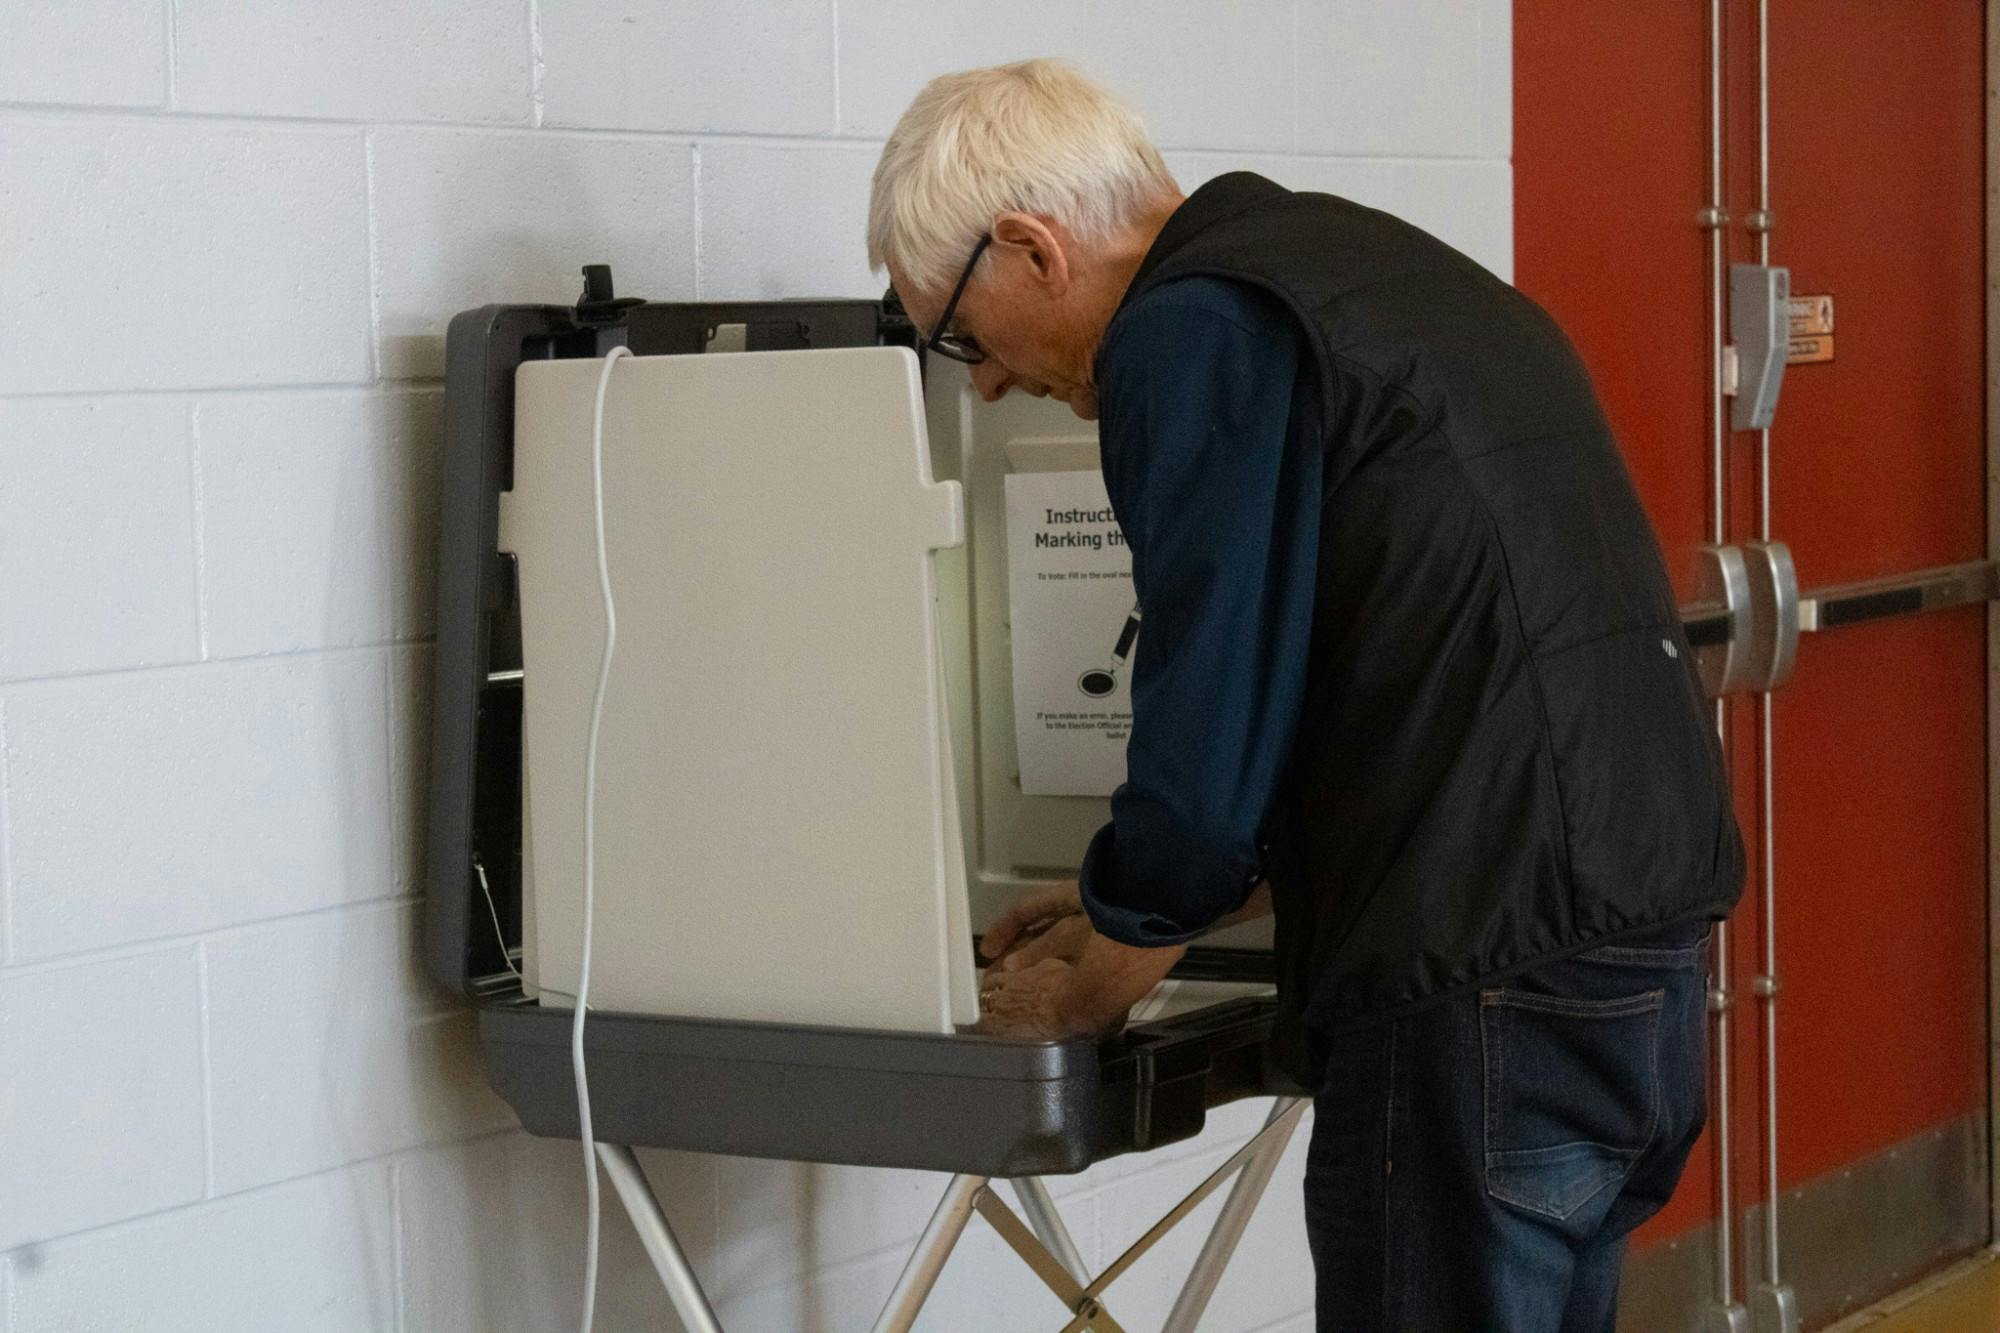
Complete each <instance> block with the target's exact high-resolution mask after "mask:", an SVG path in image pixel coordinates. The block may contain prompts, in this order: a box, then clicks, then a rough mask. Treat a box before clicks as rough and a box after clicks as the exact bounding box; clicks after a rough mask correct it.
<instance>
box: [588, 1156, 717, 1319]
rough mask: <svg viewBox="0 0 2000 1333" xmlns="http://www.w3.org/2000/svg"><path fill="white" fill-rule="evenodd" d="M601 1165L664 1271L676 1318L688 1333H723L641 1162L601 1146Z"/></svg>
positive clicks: (662, 1275)
mask: <svg viewBox="0 0 2000 1333" xmlns="http://www.w3.org/2000/svg"><path fill="white" fill-rule="evenodd" d="M597 1160H598V1161H600V1162H602V1163H603V1164H604V1174H605V1175H606V1176H608V1177H610V1180H611V1187H612V1188H613V1189H615V1190H617V1191H618V1198H619V1201H620V1202H622V1203H623V1204H624V1205H625V1212H626V1214H627V1215H628V1216H630V1217H631V1219H632V1229H633V1230H634V1231H637V1232H638V1233H639V1243H640V1244H641V1245H644V1246H645V1247H646V1257H647V1258H649V1259H651V1260H652V1261H653V1267H654V1268H655V1269H657V1270H658V1271H659V1274H660V1285H661V1286H663V1287H665V1288H666V1289H667V1297H668V1299H669V1300H671V1301H673V1303H674V1313H675V1314H677V1315H679V1316H680V1317H681V1323H682V1324H684V1325H686V1326H687V1329H688V1333H722V1325H721V1323H719V1322H718V1321H717V1320H716V1317H715V1310H714V1309H713V1308H712V1307H711V1306H710V1305H709V1303H708V1295H707V1293H706V1292H704V1291H702V1289H701V1279H700V1278H698V1277H696V1276H695V1274H694V1268H693V1267H692V1266H691V1265H690V1264H689V1263H688V1261H687V1254H686V1252H685V1251H683V1250H682V1249H681V1243H680V1241H679V1240H677V1239H675V1237H674V1228H673V1226H672V1224H671V1223H669V1222H668V1221H667V1214H666V1212H665V1210H664V1209H662V1208H661V1207H660V1200H659V1196H657V1195H655V1194H654V1193H653V1187H652V1185H651V1184H649V1183H648V1182H647V1180H646V1172H645V1170H644V1169H643V1168H642V1167H641V1166H640V1165H639V1159H638V1157H636V1156H635V1155H634V1154H633V1152H632V1150H631V1149H630V1148H628V1147H626V1146H625V1145H624V1144H622V1143H600V1144H598V1145H597Z"/></svg>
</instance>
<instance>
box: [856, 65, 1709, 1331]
mask: <svg viewBox="0 0 2000 1333" xmlns="http://www.w3.org/2000/svg"><path fill="white" fill-rule="evenodd" d="M868 242H869V253H870V258H871V261H872V262H873V263H875V264H876V265H877V266H878V267H879V266H884V265H886V267H887V268H888V271H889V275H890V278H891V280H892V281H893V283H894V285H895V290H896V291H897V293H898V294H899V295H900V296H901V298H902V300H903V303H904V305H905V307H906V308H907V310H908V311H909V314H910V316H911V318H912V319H913V320H914V321H915V323H916V325H917V327H918V328H919V329H920V330H921V331H922V336H923V337H924V338H925V341H926V345H927V346H928V347H929V348H930V350H931V351H932V352H933V353H935V354H938V355H943V356H948V357H952V358H955V359H957V360H960V361H964V362H968V363H970V365H971V367H972V371H971V373H972V377H973V381H974V383H975V384H976V385H977V386H978V388H979V391H980V393H981V394H982V395H983V396H985V397H986V398H987V399H989V400H991V399H995V398H998V397H1000V396H1001V395H1002V394H1005V393H1007V392H1008V391H1010V390H1014V389H1019V390H1022V391H1024V392H1027V393H1031V394H1036V395H1043V394H1047V395H1052V396H1054V397H1056V398H1059V399H1061V400H1063V401H1064V402H1066V403H1068V404H1069V405H1070V407H1071V408H1073V409H1074V410H1075V411H1076V413H1077V415H1079V416H1081V417H1084V418H1086V419H1089V418H1095V419H1097V420H1098V422H1099V430H1100V438H1101V448H1102V458H1103V466H1104V477H1105V482H1106V485H1107V487H1108V489H1109V492H1110V495H1111V500H1112V505H1113V508H1114V510H1115V512H1116V514H1117V517H1118V522H1119V525H1120V526H1121V527H1122V528H1123V530H1124V532H1125V534H1126V537H1127V538H1128V540H1129V542H1130V544H1131V550H1132V565H1133V579H1134V585H1135V591H1136V593H1137V596H1138V600H1139V603H1140V605H1141V607H1142V609H1143V611H1144V614H1145V631H1144V633H1143V634H1142V635H1141V636H1140V639H1139V645H1138V650H1137V653H1136V656H1135V658H1134V660H1133V664H1132V666H1133V676H1132V712H1133V718H1132V731H1131V737H1130V741H1129V744H1128V749H1127V781H1126V782H1125V783H1124V784H1123V785H1122V786H1121V787H1120V788H1119V789H1118V792H1117V793H1116V795H1114V796H1113V798H1112V802H1111V813H1112V818H1111V822H1110V823H1109V824H1107V825H1106V826H1105V827H1104V828H1103V829H1102V830H1101V831H1100V832H1099V833H1098V834H1097V836H1096V837H1095V838H1094V839H1093V840H1092V842H1091V844H1090V846H1089V848H1088V850H1087V851H1086V852H1085V853H1084V856H1083V860H1082V871H1081V875H1080V882H1079V884H1077V885H1076V886H1071V887H1066V888H1065V889H1064V890H1062V891H1061V892H1058V893H1055V894H1053V895H1043V896H1040V897H1037V898H1034V899H1032V900H1030V901H1027V902H1024V903H1022V904H1020V905H1018V906H1017V907H1016V908H1015V909H1014V910H1012V911H1011V912H1010V913H1009V914H1008V915H1007V916H1006V917H1005V918H1004V919H1002V920H1001V921H1000V922H998V923H996V925H995V926H994V928H993V929H992V930H991V931H990V932H989V933H988V935H987V945H986V947H987V952H988V954H989V955H996V954H997V955H998V957H997V958H996V959H995V961H994V962H993V963H992V965H991V966H990V967H989V969H988V971H987V974H986V980H985V982H984V983H982V984H983V986H984V988H985V997H984V1006H985V1012H986V1015H987V1018H986V1025H987V1026H988V1027H989V1028H991V1029H992V1030H995V1031H1001V1032H1018V1033H1023V1034H1031V1035H1041V1036H1055V1035H1072V1034H1078V1033H1092V1032H1108V1031H1112V1030H1115V1029H1116V1027H1117V1026H1118V1024H1119V1023H1120V1022H1121V1021H1122V1020H1123V1016H1124V1013H1125V1011H1126V1009H1127V1007H1128V1006H1130V1005H1131V1004H1132V1003H1133V1001H1135V1000H1137V999H1138V998H1139V997H1140V996H1142V995H1143V994H1144V993H1145V992H1146V991H1147V989H1148V988H1150V987H1151V986H1152V985H1153V984H1154V983H1155V982H1156V981H1158V980H1159V979H1160V978H1161V977H1162V976H1164V975H1165V974H1166V971H1167V969H1168V968H1169V967H1171V966H1172V965H1173V963H1174V961H1175V959H1176V958H1178V957H1179V955H1180V953H1181V951H1182V950H1183V948H1184V947H1185V945H1186V942H1187V941H1189V940H1191V939H1193V938H1195V937H1197V936H1199V935H1200V934H1202V933H1203V932H1204V931H1207V930H1209V929H1212V928H1213V927H1214V926H1215V925H1216V924H1218V923H1219V922H1224V921H1230V920H1235V919H1239V918H1240V917H1242V916H1244V915H1247V914H1250V913H1253V912H1257V911H1259V910H1265V909H1266V908H1267V905H1268V909H1269V910H1274V911H1275V914H1276V930H1277V952H1278V971H1279V978H1280V981H1279V994H1280V999H1281V1018H1280V1031H1279V1036H1278V1044H1279V1047H1280V1050H1281V1053H1282V1055H1283V1056H1284V1058H1285V1059H1286V1061H1287V1062H1288V1064H1289V1067H1290V1068H1291V1070H1292V1071H1293V1073H1294V1074H1295V1075H1296V1077H1298V1078H1299V1079H1300V1080H1301V1081H1302V1083H1303V1085H1304V1086H1306V1087H1308V1088H1310V1089H1312V1090H1314V1092H1315V1094H1316V1098H1317V1100H1316V1107H1315V1120H1314V1129H1313V1139H1312V1144H1311V1150H1310V1153H1309V1156H1308V1163H1307V1170H1306V1187H1305V1194H1306V1224H1307V1230H1308V1234H1309V1237H1310V1240H1311V1245H1312V1253H1313V1258H1314V1263H1315V1267H1316V1270H1317V1284H1318V1285H1317V1291H1318V1309H1319V1315H1318V1318H1319V1326H1320V1327H1321V1328H1322V1329H1396V1330H1451V1331H1454V1333H1456V1331H1459V1330H1474V1329H1478V1330H1550V1331H1551V1333H1553V1331H1554V1330H1563V1331H1564V1333H1576V1331H1580V1330H1609V1329H1611V1328H1612V1324H1613V1312H1614V1306H1615V1303H1616V1295H1617V1283H1618V1272H1619V1267H1620V1262H1621V1259H1622V1255H1623V1248H1624V1238H1625V1236H1626V1234H1627V1233H1628V1232H1629V1231H1630V1230H1631V1229H1632V1228H1633V1227H1634V1226H1636V1225H1638V1223H1639V1222H1641V1221H1643V1220H1644V1219H1645V1218H1646V1217H1647V1216H1649V1215H1650V1214H1651V1213H1652V1212H1654V1211H1655V1210H1656V1209H1657V1208H1658V1207H1659V1206H1660V1204H1661V1203H1662V1202H1663V1201H1664V1200H1665V1199H1666V1198H1667V1196H1668V1195H1669V1194H1670V1193H1671V1192H1672V1190H1673V1187H1674V1184H1675V1182H1676V1181H1677V1180H1678V1178H1679V1176H1680V1172H1681V1169H1682V1166H1683V1165H1684V1163H1685V1161H1686V1158H1687V1154H1688V1151H1689V1149H1690V1147H1691V1146H1692V1144H1693V1142H1694V1140H1695V1137H1696V1135H1697V1134H1698V1133H1699V1132H1700V1130H1701V1126H1702V1123H1703V1118H1704V1095H1703V1087H1704V1078H1705V1072H1706V1055H1705V1051H1706V1024H1705V976H1704V971H1705V942H1706V937H1707V933H1708V928H1709V923H1710V921H1711V920H1712V919H1715V918H1719V917H1721V916H1722V915H1724V914H1725V913H1726V912H1727V911H1728V910H1729V908H1730V907H1731V906H1732V905H1733V904H1734V903H1735V901H1736V898H1737V896H1738V894H1739V892H1740V889H1741V880H1742V846H1741V841H1740V837H1739V835H1738V832H1737V829H1736V824H1735V820H1734V816H1733V814H1732V812H1731V808H1730V801H1729V797H1728V793H1727V789H1726V784H1725V779H1724V774H1723V769H1722V761H1721V755H1720V751H1719V747H1718V746H1717V744H1716V740H1715V736H1714V734H1713V731H1712V729H1711V728H1710V727H1709V726H1708V725H1707V722H1706V720H1705V716H1704V709H1703V706H1702V702H1701V692H1700V688H1699V683H1698V680H1697V678H1696V676H1695V674H1694V671H1693V655H1692V653H1691V652H1690V650H1689V648H1688V644H1687V641H1686V639H1685V637H1684V636H1683V634H1682V631H1681V627H1680V623H1679V617H1678V615H1677V614H1676V610H1675V605H1674V601H1673V597H1672V595H1671V591H1670V589H1669V585H1668V581H1667V577H1666V573H1665V570H1664V567H1663V562H1662V560H1661V557H1660V553H1659V549H1658V547H1657V544H1656V543H1655V541H1654V538H1653V536H1652V533H1651V531H1650V529H1649V528H1648V526H1647V523H1646V520H1645V517H1644V514H1643V513H1642V511H1641V509H1640V507H1639V504H1638V501H1637V499H1636V498H1635V496H1634V494H1633V490H1632V486H1631V483H1630V480H1629V479H1628V477H1627V475H1626V473H1625V470H1624V467H1623V465H1622V463H1621V462H1620V459H1619V456H1618V453H1617V450H1616V448H1615V446H1614V444H1613V442H1612V439H1611V436H1610V432H1609V428H1608V427H1607V425H1606V423H1605V420H1604V417H1603V415H1602V413H1601V412H1600V410H1599V408H1598V406H1597V403H1596V401H1595V398H1594V396H1593V394H1592V391H1591V388H1590V385H1589V381H1588V379H1587V377H1586V375H1585V373H1584V369H1583V367H1582V366H1581V364H1579V362H1578V361H1577V358H1576V355H1575V353H1574V352H1573V351H1572V350H1571V349H1570V347H1569V344H1568V343H1567V341H1566V340H1565V339H1564V338H1563V336H1562V334H1561V333H1560V332H1559V331H1558V330H1557V328H1556V327H1555V325H1554V324H1553V323H1552V322H1551V321H1550V320H1549V318H1548V317H1547V316H1546V315H1545V314H1544V313H1543V312H1542V311H1541V310H1540V309H1538V308H1537V307H1536V306H1535V305H1534V304H1533V303H1532V302H1530V301H1529V300H1528V299H1527V298H1525V297H1523V296H1522V295H1521V294H1520V293H1518V292H1516V291H1514V290H1513V289H1512V288H1510V287H1509V286H1507V285H1506V284H1505V283H1503V282H1501V281H1499V280H1498V279H1496V278H1494V277H1493V276H1492V275H1491V274H1490V273H1488V272H1486V271H1485V270H1484V269H1482V268H1481V267H1480V266H1479V265H1478V264H1476V263H1474V262H1473V261H1472V260H1470V259H1468V258H1466V257H1465V256H1464V255H1462V254H1459V253H1458V252H1457V251H1455V250H1453V249H1451V248H1450V247H1449V246H1446V245H1445V244H1443V243H1442V242H1440V241H1438V240H1437V239H1436V238H1434V237H1432V236H1429V235H1427V234H1425V233H1424V232H1422V231H1419V230H1417V229H1416V228H1414V227H1412V226H1409V225H1408V224H1406V223H1403V222H1401V221H1399V220H1397V219H1396V218H1394V217H1391V216H1389V215H1388V214H1386V213H1381V212H1377V211H1375V210H1372V209H1368V208H1364V207H1361V206H1360V205H1357V204H1354V203H1351V202H1349V201H1347V200H1344V199H1339V198H1336V197H1333V196H1331V195H1322V194H1304V193H1293V192H1291V191H1289V190H1286V189H1284V188H1282V187H1280V186H1278V185H1276V184H1274V183H1272V182H1271V181H1268V180H1265V179H1263V178H1261V177H1259V176H1255V175H1250V174H1248V173H1237V174H1233V175H1227V176H1223V177H1221V178H1219V179H1217V180H1214V181H1211V182H1209V183H1208V184H1207V185H1204V186H1203V187H1202V188H1200V189H1199V190H1197V191H1195V193H1194V194H1193V195H1191V196H1187V197H1185V198H1184V197H1183V196H1182V195H1181V192H1180V190H1179V189H1178V187H1177V186H1176V185H1175V183H1174V180H1173V178H1172V177H1171V176H1170V175H1169V174H1168V172H1167V170H1166V168H1165V166H1164V165H1163V163H1162V162H1161V159H1160V156H1159V154H1158V152H1157V151H1155V149H1154V148H1153V146H1152V145H1151V144H1150V143H1149V142H1148V141H1147V139H1146V136H1145V133H1144V131H1143V129H1142V128H1141V126H1140V125H1139V122H1138V121H1137V119H1136V118H1135V117H1134V116H1133V115H1132V114H1131V113H1130V112H1129V111H1128V110H1126V109H1125V108H1123V107H1122V106H1120V105H1119V104H1118V103H1116V102H1115V101H1113V100H1112V99H1111V98H1110V97H1108V96H1107V95H1106V94H1105V93H1104V92H1103V91H1102V90H1100V89H1099V88H1097V87H1096V86H1095V85H1093V84H1092V83H1090V82H1089V81H1088V80H1086V79H1085V78H1083V77H1082V76H1081V75H1079V74H1077V73H1076V72H1074V71H1073V70H1071V69H1069V68H1068V67H1066V66H1063V65H1060V64H1057V63H1054V62H1049V61H1029V62H1026V63H1023V64H1018V65H1009V66H1005V67H1002V68H998V69H987V70H975V71H971V72H968V73H963V74H955V75H949V76H947V77H944V78H940V79H938V80H936V81H934V82H933V83H931V84H930V85H929V86H928V87H926V88H925V89H924V90H923V92H922V93H921V94H920V95H919V96H918V97H917V99H916V101H915V103H914V104H913V105H912V106H911V107H910V109H909V111H908V112H907V113H906V114H905V115H904V117H903V119H902V121H901V122H900V123H899V124H898V125H897V127H896V130H895V132H894V133H893V134H892V135H891V136H890V138H889V142H888V144H887V145H886V147H885V148H884V149H883V152H882V158H881V162H880V164H879V165H878V167H877V168H876V172H875V180H874V188H873V196H872V199H871V201H870V205H869V218H868Z"/></svg>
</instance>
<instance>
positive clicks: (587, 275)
mask: <svg viewBox="0 0 2000 1333" xmlns="http://www.w3.org/2000/svg"><path fill="white" fill-rule="evenodd" d="M644 304H645V302H644V301H642V300H641V299H640V298H638V297H636V296H626V297H619V296H614V295H613V294H612V288H611V265H609V264H585V265H584V266H583V295H581V296H579V297H577V298H576V320H577V323H579V324H615V323H617V322H618V321H619V320H620V318H622V317H623V315H624V313H625V311H626V310H627V309H629V308H630V307H632V306H635V305H644Z"/></svg>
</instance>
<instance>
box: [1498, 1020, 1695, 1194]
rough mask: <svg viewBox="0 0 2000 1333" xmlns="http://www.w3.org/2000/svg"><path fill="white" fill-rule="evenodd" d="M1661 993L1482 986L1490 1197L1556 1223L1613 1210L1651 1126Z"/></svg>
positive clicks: (1656, 1099)
mask: <svg viewBox="0 0 2000 1333" xmlns="http://www.w3.org/2000/svg"><path fill="white" fill-rule="evenodd" d="M1665 996H1666V992H1665V991H1664V990H1649V991H1644V992H1641V993H1638V994H1633V995H1623V996H1616V997H1613V998H1609V999H1588V1000H1584V999H1573V998H1570V997H1567V996H1560V995H1540V994H1536V993H1533V992H1530V991H1515V990H1506V989H1499V990H1487V991H1482V992H1481V993H1480V996H1479V1026H1480V1045H1481V1050H1482V1057H1483V1063H1484V1068H1483V1070H1482V1071H1481V1072H1482V1078H1483V1081H1484V1116H1485V1153H1486V1192H1487V1193H1488V1194H1489V1195H1491V1196H1492V1197H1493V1198H1495V1199H1498V1200H1500V1201H1501V1202H1503V1203H1508V1204H1512V1205H1513V1206H1515V1207H1517V1208H1522V1209H1526V1210H1527V1211H1529V1212H1532V1213H1536V1214H1539V1215H1541V1216H1543V1217H1548V1218H1552V1219H1555V1220H1557V1221H1571V1220H1573V1219H1574V1220H1576V1221H1578V1222H1581V1221H1582V1220H1583V1219H1580V1218H1576V1216H1575V1215H1576V1214H1577V1212H1578V1210H1579V1209H1581V1208H1583V1207H1584V1205H1585V1204H1587V1203H1591V1202H1592V1201H1593V1200H1595V1201H1597V1202H1599V1203H1600V1204H1602V1205H1603V1206H1605V1207H1608V1206H1609V1202H1610V1200H1611V1199H1612V1198H1615V1197H1616V1193H1617V1192H1616V1191H1615V1190H1611V1191H1609V1192H1608V1193H1606V1190H1607V1187H1609V1186H1611V1185H1614V1184H1616V1183H1619V1182H1622V1181H1623V1180H1624V1179H1625V1177H1626V1176H1627V1175H1628V1174H1629V1173H1630V1172H1631V1169H1632V1166H1633V1164H1634V1163H1635V1162H1637V1161H1638V1159H1639V1158H1640V1157H1642V1156H1644V1155H1645V1153H1646V1150H1647V1149H1648V1148H1650V1147H1651V1146H1652V1144H1653V1138H1654V1135H1655V1134H1656V1133H1657V1131H1658V1125H1659V1110H1660V1078H1659V1047H1660V1012H1661V1009H1662V1007H1663V1003H1664V1000H1665ZM1592 1211H1593V1212H1596V1211H1597V1210H1594V1209H1593V1210H1592Z"/></svg>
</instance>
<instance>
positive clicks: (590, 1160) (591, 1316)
mask: <svg viewBox="0 0 2000 1333" xmlns="http://www.w3.org/2000/svg"><path fill="white" fill-rule="evenodd" d="M630 355H632V351H631V349H630V348H627V347H614V348H612V349H611V351H610V352H609V353H608V354H607V355H606V356H605V358H604V369H603V370H602V371H601V372H599V374H598V376H597V411H596V414H595V415H594V416H593V418H592V421H591V437H590V483H591V500H592V503H593V506H594V512H595V515H596V521H597V588H598V591H599V592H600V593H601V594H602V595H603V597H604V657H603V660H602V661H600V662H599V663H598V667H597V694H596V696H595V697H594V698H593V699H592V700H591V702H590V749H589V751H588V753H587V755H586V756H585V759H584V766H583V959H582V962H581V964H580V965H579V967H578V968H577V974H576V1011H575V1015H574V1017H572V1018H571V1020H570V1025H569V1064H570V1073H571V1075H572V1076H573V1077H574V1078H575V1079H576V1122H577V1130H578V1138H579V1139H580V1140H581V1141H582V1143H583V1170H584V1195H585V1199H586V1203H587V1207H588V1209H589V1216H588V1218H587V1219H586V1221H585V1224H584V1240H583V1328H582V1333H590V1326H591V1324H592V1323H593V1322H595V1320H596V1316H597V1211H598V1210H597V1142H596V1136H595V1135H593V1134H592V1133H591V1128H590V1082H589V1079H588V1078H587V1077H586V1075H585V1073H584V1062H583V1016H584V1011H585V1009H586V1008H587V1007H588V1004H589V997H590V928H591V921H592V915H593V909H594V908H595V907H596V901H597V733H598V730H599V728H600V727H601V726H602V725H603V722H604V688H605V685H606V684H607V683H608V682H609V681H610V679H611V654H612V653H613V652H614V651H616V650H617V647H618V611H617V608H616V607H615V606H614V605H613V604H612V601H611V560H610V557H609V556H608V555H606V554H605V549H604V391H605V390H606V389H608V388H610V387H611V367H612V366H613V365H614V364H615V363H616V362H617V360H618V358H619V357H621V356H630Z"/></svg>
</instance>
